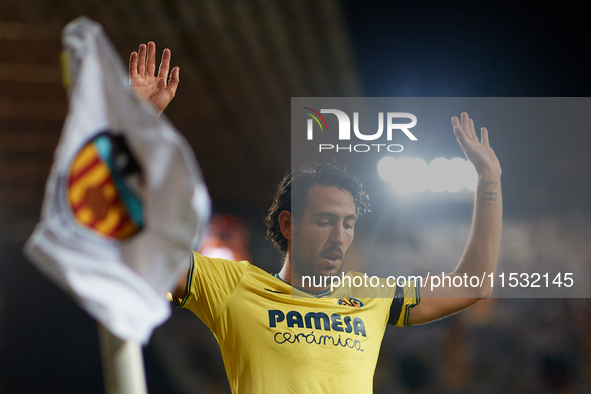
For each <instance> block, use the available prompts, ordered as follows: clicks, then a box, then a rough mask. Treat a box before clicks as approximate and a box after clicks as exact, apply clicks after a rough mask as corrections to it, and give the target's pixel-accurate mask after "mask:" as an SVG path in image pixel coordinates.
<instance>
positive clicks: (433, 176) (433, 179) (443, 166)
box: [428, 157, 449, 192]
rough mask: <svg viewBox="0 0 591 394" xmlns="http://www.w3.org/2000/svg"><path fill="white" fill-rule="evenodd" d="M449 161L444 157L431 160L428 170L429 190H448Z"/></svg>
mask: <svg viewBox="0 0 591 394" xmlns="http://www.w3.org/2000/svg"><path fill="white" fill-rule="evenodd" d="M448 167H449V161H448V160H447V159H446V158H444V157H437V158H435V159H433V160H431V163H429V169H428V182H429V189H431V190H433V191H434V192H442V191H445V190H446V189H447V173H448Z"/></svg>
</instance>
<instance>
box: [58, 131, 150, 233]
mask: <svg viewBox="0 0 591 394" xmlns="http://www.w3.org/2000/svg"><path fill="white" fill-rule="evenodd" d="M143 183H144V179H143V175H142V172H141V169H140V167H139V166H138V163H137V161H136V160H135V158H134V157H133V154H132V152H131V151H130V150H129V147H128V146H127V144H126V142H125V139H124V138H123V136H121V135H116V134H113V133H110V132H103V133H100V134H98V135H96V136H95V137H94V138H93V139H92V140H91V141H89V142H88V143H86V144H85V145H83V146H82V147H81V149H80V150H79V151H78V152H77V153H76V155H75V157H74V159H73V160H72V162H71V164H70V167H69V169H68V172H67V175H66V181H65V182H64V184H65V186H66V188H67V191H66V193H65V195H66V199H67V203H68V206H69V208H70V211H71V213H72V214H73V216H74V218H75V219H76V221H77V222H78V223H79V224H80V225H82V226H84V227H86V228H88V229H90V230H92V231H94V232H95V233H98V234H99V235H101V236H103V237H106V238H110V239H115V240H123V239H127V238H129V237H131V236H132V235H134V234H136V233H137V232H138V231H139V230H140V229H141V228H142V226H143V224H144V209H143V204H142V199H141V187H142V185H143Z"/></svg>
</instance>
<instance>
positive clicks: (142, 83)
mask: <svg viewBox="0 0 591 394" xmlns="http://www.w3.org/2000/svg"><path fill="white" fill-rule="evenodd" d="M138 52H139V53H138ZM138 52H136V51H133V52H132V53H131V57H130V58H129V87H130V88H131V89H133V91H134V92H135V94H136V95H138V97H140V98H141V99H143V100H146V101H148V102H150V103H151V104H152V106H153V107H154V109H156V112H158V115H160V114H161V113H162V111H164V109H165V108H166V106H167V105H168V104H169V103H170V102H171V101H172V99H173V97H174V95H175V93H176V89H177V87H178V85H179V71H180V69H179V67H175V68H173V69H172V72H171V73H170V78H169V77H168V71H169V67H170V49H168V48H166V49H165V50H164V53H163V54H162V60H161V62H160V68H159V69H158V74H157V75H156V74H155V72H156V44H154V43H153V42H152V41H150V42H149V43H148V45H146V44H141V45H140V49H139V51H138Z"/></svg>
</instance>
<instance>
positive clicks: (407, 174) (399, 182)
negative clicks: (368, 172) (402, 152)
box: [378, 156, 428, 194]
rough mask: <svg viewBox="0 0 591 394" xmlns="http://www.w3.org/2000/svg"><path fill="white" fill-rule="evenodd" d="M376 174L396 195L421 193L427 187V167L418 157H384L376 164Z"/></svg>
mask: <svg viewBox="0 0 591 394" xmlns="http://www.w3.org/2000/svg"><path fill="white" fill-rule="evenodd" d="M378 174H379V175H380V178H382V179H383V180H384V181H386V182H388V183H390V184H391V185H392V188H393V189H394V190H395V191H396V192H398V193H402V194H407V193H412V192H422V191H425V190H427V187H428V182H427V179H428V177H427V174H428V166H427V163H425V161H424V160H423V159H420V158H418V157H402V158H400V159H395V158H393V157H390V156H387V157H384V158H382V159H381V160H380V161H379V163H378Z"/></svg>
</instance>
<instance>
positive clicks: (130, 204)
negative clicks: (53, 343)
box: [25, 18, 210, 343]
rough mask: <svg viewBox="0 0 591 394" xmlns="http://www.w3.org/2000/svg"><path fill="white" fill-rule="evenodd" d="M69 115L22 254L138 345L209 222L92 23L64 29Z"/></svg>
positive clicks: (165, 131)
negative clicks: (39, 210) (37, 217)
mask: <svg viewBox="0 0 591 394" xmlns="http://www.w3.org/2000/svg"><path fill="white" fill-rule="evenodd" d="M62 40H63V45H64V49H65V53H67V54H68V55H69V61H68V62H67V64H69V67H70V73H68V74H69V76H70V77H71V87H70V91H69V94H70V107H69V113H68V117H67V119H66V121H65V124H64V128H63V131H62V135H61V137H60V141H59V145H58V147H57V149H56V152H55V157H54V163H53V166H52V169H51V172H50V175H49V179H48V181H47V185H46V189H45V199H44V202H43V209H42V213H41V221H40V223H39V224H38V225H37V227H36V228H35V231H34V232H33V234H32V235H31V237H30V238H29V240H28V241H27V244H26V245H25V253H26V255H27V256H28V257H29V258H30V259H31V260H32V261H33V262H34V264H35V265H36V266H37V267H38V268H39V269H40V270H41V271H42V272H44V273H45V274H46V275H48V276H49V277H50V278H51V279H53V280H54V281H55V282H57V283H58V285H59V286H61V287H62V288H63V289H65V290H66V291H67V292H69V293H71V294H72V296H73V297H74V298H75V300H76V301H77V302H78V303H79V304H80V305H81V306H82V307H83V308H84V309H86V310H87V311H88V312H89V313H90V314H91V315H92V316H93V317H94V318H96V319H97V320H99V321H100V322H101V323H102V324H103V325H104V326H106V327H107V328H108V329H109V331H111V332H112V333H113V334H115V335H117V336H118V337H120V338H121V339H125V340H136V341H139V342H141V343H146V342H147V341H148V339H149V338H150V335H151V333H152V331H153V329H154V328H155V327H156V326H158V325H159V324H161V323H163V322H164V321H165V320H166V319H167V318H168V316H169V315H170V303H169V302H168V301H167V300H166V297H165V295H166V291H168V290H170V289H171V288H173V287H174V284H175V283H176V282H177V281H178V279H179V277H180V276H181V275H182V272H183V271H184V270H186V269H187V267H186V266H185V264H186V262H187V261H188V256H189V253H190V250H191V249H192V248H194V249H195V248H197V247H198V244H199V243H200V241H201V236H202V235H203V234H204V230H205V227H206V225H207V222H208V220H209V215H210V200H209V195H208V193H207V189H206V186H205V184H204V182H203V179H202V176H201V171H200V169H199V167H198V165H197V162H196V160H195V157H194V155H193V151H192V150H191V148H190V147H189V145H188V144H187V142H186V141H185V140H184V139H183V138H182V136H181V135H180V134H179V133H178V132H177V131H176V130H175V129H174V127H173V126H172V125H171V124H170V123H169V122H168V121H167V120H166V119H165V118H164V117H162V118H161V119H160V120H158V118H157V116H156V114H155V112H154V110H153V109H152V108H151V107H150V106H149V105H148V104H146V103H144V102H142V101H141V100H139V99H138V98H137V97H136V96H135V95H134V94H133V93H131V92H129V90H128V88H127V75H126V73H125V71H124V70H125V67H124V65H123V63H122V62H121V60H120V59H119V57H118V55H117V53H116V52H115V50H114V48H113V47H112V45H111V43H110V42H109V40H108V38H107V37H106V36H105V34H104V32H103V30H102V27H101V26H100V25H99V24H97V23H95V22H93V21H91V20H89V19H87V18H79V19H76V20H75V21H73V22H71V23H70V24H69V25H68V26H66V28H65V29H64V31H63V37H62Z"/></svg>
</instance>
